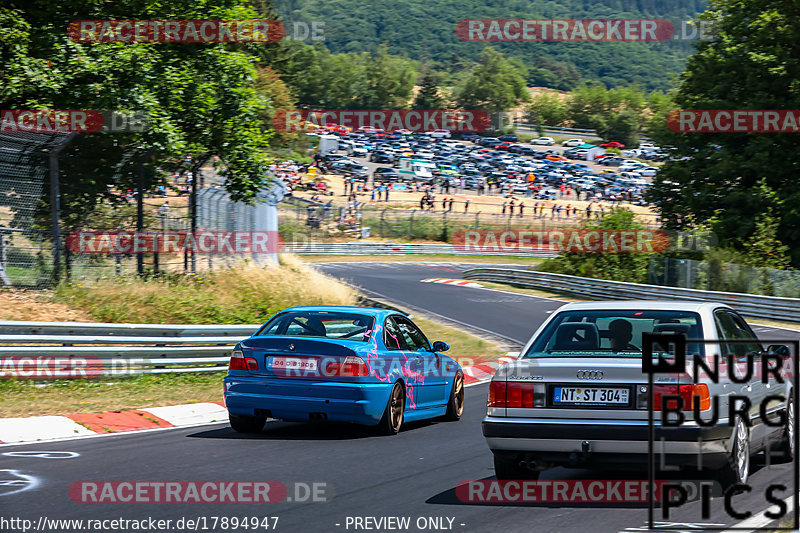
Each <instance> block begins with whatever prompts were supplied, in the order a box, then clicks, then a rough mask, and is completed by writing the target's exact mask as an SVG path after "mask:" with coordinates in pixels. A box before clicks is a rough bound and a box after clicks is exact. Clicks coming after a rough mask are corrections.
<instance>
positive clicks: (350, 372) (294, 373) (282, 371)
mask: <svg viewBox="0 0 800 533" xmlns="http://www.w3.org/2000/svg"><path fill="white" fill-rule="evenodd" d="M248 355H249V354H248ZM259 358H261V359H263V360H264V368H260V367H259V363H258V358H256V357H245V355H244V351H242V350H234V351H233V352H232V353H231V359H230V363H229V364H228V369H229V370H241V371H245V372H257V371H259V370H261V371H262V372H263V371H266V370H267V369H268V368H269V370H270V371H271V373H272V374H273V375H275V376H279V377H289V378H302V377H305V378H326V377H327V378H358V377H366V376H369V375H370V368H369V366H368V365H367V363H366V362H365V361H364V359H362V358H361V357H358V356H355V355H348V356H346V357H342V356H328V357H313V356H312V357H308V356H298V357H297V358H296V359H298V360H303V361H304V362H309V361H313V362H314V363H315V364H314V365H313V370H309V365H306V366H305V368H286V367H285V366H280V367H276V365H274V358H271V357H270V356H261V357H259ZM277 358H279V359H281V360H283V359H285V357H284V356H278V357H277ZM271 360H273V364H270V361H271Z"/></svg>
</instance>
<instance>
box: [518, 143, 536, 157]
mask: <svg viewBox="0 0 800 533" xmlns="http://www.w3.org/2000/svg"><path fill="white" fill-rule="evenodd" d="M518 146H519V147H518V148H517V149H516V153H518V154H520V155H533V154H535V153H536V150H534V149H533V148H531V147H530V146H525V145H518Z"/></svg>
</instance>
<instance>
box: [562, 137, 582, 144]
mask: <svg viewBox="0 0 800 533" xmlns="http://www.w3.org/2000/svg"><path fill="white" fill-rule="evenodd" d="M582 144H583V139H578V138H575V139H567V140H566V141H564V142H562V143H561V146H580V145H582Z"/></svg>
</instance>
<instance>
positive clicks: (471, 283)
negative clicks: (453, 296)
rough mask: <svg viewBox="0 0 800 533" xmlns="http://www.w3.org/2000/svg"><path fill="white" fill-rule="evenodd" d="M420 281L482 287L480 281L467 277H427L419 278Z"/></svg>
mask: <svg viewBox="0 0 800 533" xmlns="http://www.w3.org/2000/svg"><path fill="white" fill-rule="evenodd" d="M420 282H421V283H445V284H447V285H458V286H459V287H475V288H477V289H482V288H483V285H481V284H480V283H475V282H474V281H469V280H467V279H450V278H428V279H421V280H420Z"/></svg>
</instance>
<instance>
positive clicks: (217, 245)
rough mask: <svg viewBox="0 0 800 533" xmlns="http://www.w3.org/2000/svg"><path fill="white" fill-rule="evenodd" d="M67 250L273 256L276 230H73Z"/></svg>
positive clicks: (277, 241)
mask: <svg viewBox="0 0 800 533" xmlns="http://www.w3.org/2000/svg"><path fill="white" fill-rule="evenodd" d="M67 247H68V248H69V250H70V252H72V253H76V254H152V253H160V254H177V253H184V252H195V253H200V254H243V253H247V254H274V253H278V251H280V249H281V239H280V235H279V234H278V232H277V231H195V232H191V231H164V232H160V231H75V232H72V233H70V234H69V235H68V236H67Z"/></svg>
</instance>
